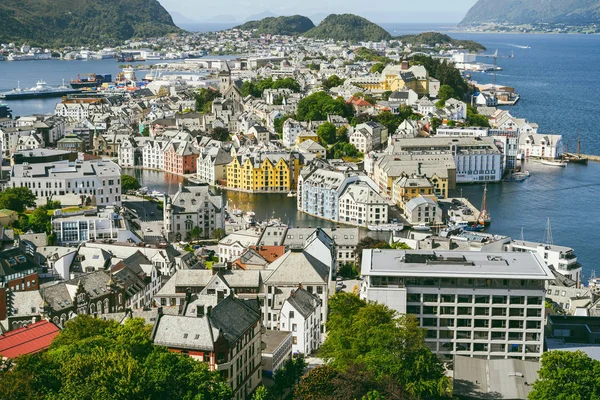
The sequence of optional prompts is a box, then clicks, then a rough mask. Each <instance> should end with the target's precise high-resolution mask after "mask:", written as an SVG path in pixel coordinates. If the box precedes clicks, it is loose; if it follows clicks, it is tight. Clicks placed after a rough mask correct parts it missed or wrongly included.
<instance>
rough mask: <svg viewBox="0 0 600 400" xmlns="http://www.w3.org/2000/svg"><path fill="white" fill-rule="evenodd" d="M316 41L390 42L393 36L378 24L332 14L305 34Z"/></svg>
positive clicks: (361, 18)
mask: <svg viewBox="0 0 600 400" xmlns="http://www.w3.org/2000/svg"><path fill="white" fill-rule="evenodd" d="M304 36H306V37H310V38H314V39H325V40H326V39H333V40H336V41H337V40H340V41H341V40H347V41H351V42H359V41H380V40H389V39H391V38H392V36H391V35H390V34H389V33H388V31H386V30H385V29H383V28H382V27H380V26H379V25H377V24H374V23H373V22H371V21H369V20H367V19H365V18H363V17H359V16H357V15H353V14H331V15H329V16H328V17H327V18H325V19H324V20H323V21H322V22H321V23H320V24H319V25H318V26H317V27H315V28H313V29H311V30H310V31H308V32H306V33H305V34H304Z"/></svg>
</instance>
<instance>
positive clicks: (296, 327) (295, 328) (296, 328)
mask: <svg viewBox="0 0 600 400" xmlns="http://www.w3.org/2000/svg"><path fill="white" fill-rule="evenodd" d="M297 331H298V325H296V324H292V332H297Z"/></svg>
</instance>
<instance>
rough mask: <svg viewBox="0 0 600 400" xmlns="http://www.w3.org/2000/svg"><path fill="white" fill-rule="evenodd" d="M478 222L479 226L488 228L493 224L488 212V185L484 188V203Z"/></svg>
mask: <svg viewBox="0 0 600 400" xmlns="http://www.w3.org/2000/svg"><path fill="white" fill-rule="evenodd" d="M477 222H478V224H479V225H483V226H488V225H489V224H490V223H491V222H492V217H491V216H490V213H489V212H488V210H487V183H486V184H485V186H484V187H483V201H482V204H481V211H480V212H479V216H478V217H477Z"/></svg>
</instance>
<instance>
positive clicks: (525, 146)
mask: <svg viewBox="0 0 600 400" xmlns="http://www.w3.org/2000/svg"><path fill="white" fill-rule="evenodd" d="M562 147H563V143H562V136H561V135H542V134H539V133H530V134H526V135H521V136H520V138H519V152H520V153H521V154H523V155H524V156H525V158H529V157H533V158H559V157H560V155H561V154H562V151H563V149H562Z"/></svg>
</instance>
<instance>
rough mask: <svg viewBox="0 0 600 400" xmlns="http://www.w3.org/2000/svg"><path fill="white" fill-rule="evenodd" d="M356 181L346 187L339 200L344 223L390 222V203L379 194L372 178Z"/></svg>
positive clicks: (358, 224)
mask: <svg viewBox="0 0 600 400" xmlns="http://www.w3.org/2000/svg"><path fill="white" fill-rule="evenodd" d="M369 181H370V183H371V184H369V182H368V181H363V180H361V181H356V182H354V183H352V184H350V185H348V186H346V188H345V189H344V191H343V192H342V194H341V196H340V201H339V221H340V222H342V223H344V224H349V225H357V226H368V225H378V224H385V223H387V222H388V203H387V201H385V200H384V198H383V197H381V195H380V194H379V188H378V187H377V185H376V184H375V182H373V181H372V180H371V179H369Z"/></svg>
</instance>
